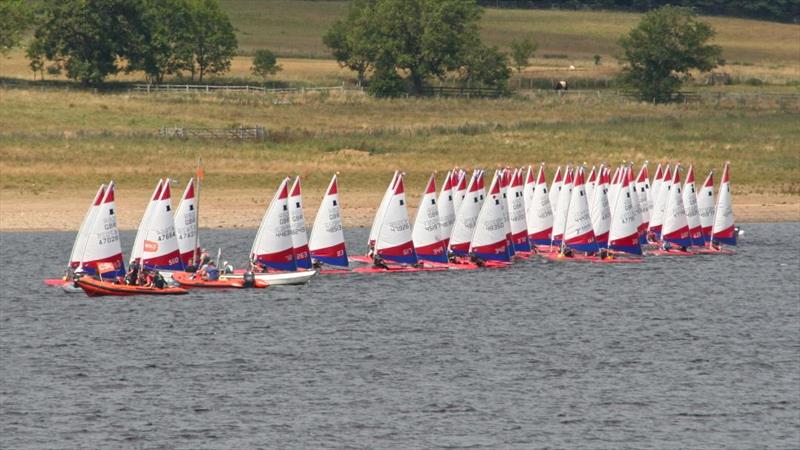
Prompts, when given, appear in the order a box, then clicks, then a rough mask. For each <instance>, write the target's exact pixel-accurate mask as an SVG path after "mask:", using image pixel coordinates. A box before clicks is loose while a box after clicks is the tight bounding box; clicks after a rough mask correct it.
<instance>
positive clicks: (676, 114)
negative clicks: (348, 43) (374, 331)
mask: <svg viewBox="0 0 800 450" xmlns="http://www.w3.org/2000/svg"><path fill="white" fill-rule="evenodd" d="M223 5H224V7H225V8H226V9H227V10H228V11H229V13H230V14H231V17H232V19H233V21H234V24H235V26H236V27H237V30H238V31H237V33H238V35H239V39H240V46H241V48H242V52H243V54H245V55H246V54H249V53H252V51H253V50H255V49H257V48H270V49H273V50H276V51H277V52H278V53H279V54H281V55H284V57H282V58H280V60H279V63H280V64H281V65H282V66H283V68H284V70H283V71H281V72H280V73H279V74H278V75H276V76H275V77H274V79H270V80H269V83H274V84H275V85H278V86H286V85H296V86H308V85H323V86H333V85H339V84H341V83H343V82H352V81H353V78H354V77H353V74H352V73H351V72H348V71H346V70H342V69H341V68H339V66H338V65H337V64H336V63H335V62H334V61H332V60H330V59H324V58H327V57H328V54H327V50H326V49H324V47H323V46H322V44H321V40H320V36H321V35H322V33H323V32H324V30H325V29H327V27H328V26H329V24H330V23H331V22H332V21H333V20H335V17H337V16H338V15H340V14H342V13H343V11H344V3H343V2H309V1H286V0H276V1H258V0H224V1H223ZM637 18H638V15H636V14H628V13H611V12H574V11H573V12H565V11H553V10H547V11H522V10H494V9H489V10H487V11H486V14H485V16H484V19H483V24H482V25H483V34H484V38H485V39H486V40H487V41H488V42H489V43H492V44H496V45H500V46H502V47H505V46H506V45H507V44H508V43H509V42H510V40H511V39H512V38H514V37H518V36H524V35H530V36H531V37H532V38H533V39H534V40H536V41H537V42H539V44H540V49H539V51H538V52H537V58H535V59H533V60H531V66H530V67H528V68H527V69H526V70H525V72H524V74H523V77H525V78H536V79H545V80H547V79H570V80H576V79H586V80H610V79H613V77H614V76H615V75H616V74H617V73H618V71H619V66H618V64H617V62H616V59H615V58H614V55H615V54H616V53H617V51H618V49H617V47H616V39H617V38H618V36H619V35H620V34H622V33H624V32H626V31H627V30H628V29H630V28H631V27H632V26H633V25H634V24H635V23H636V20H637ZM707 20H708V21H710V22H711V23H712V24H713V25H714V26H715V27H716V28H717V30H718V32H719V35H718V38H717V43H719V44H721V45H723V46H724V48H725V56H726V58H727V59H728V61H729V62H730V64H729V65H728V66H726V67H725V68H723V69H721V70H723V71H726V72H729V73H731V74H732V75H733V76H734V77H738V78H740V79H741V80H746V79H748V78H758V79H759V80H761V81H763V82H766V83H768V85H766V86H750V85H746V84H737V85H733V86H723V87H709V88H704V90H705V91H716V90H723V91H731V90H734V91H737V92H750V93H758V92H765V91H771V92H782V93H797V92H800V89H798V81H799V80H800V61H798V59H797V58H796V55H797V51H798V36H800V26H798V25H789V24H776V23H769V22H760V21H753V20H742V19H730V18H707ZM594 54H600V55H601V56H602V57H603V64H601V65H599V66H595V65H594V63H593V61H592V56H593V55H594ZM290 56H293V57H290ZM309 57H311V58H321V59H309ZM569 65H574V66H575V67H576V68H575V70H568V67H569ZM249 67H250V58H249V57H247V56H240V57H237V58H236V59H235V60H234V61H233V64H232V70H231V72H230V73H229V74H226V75H225V77H224V79H223V80H213V79H212V80H209V81H211V82H214V81H224V82H228V83H239V82H241V83H251V84H256V83H259V82H261V80H257V79H255V78H254V77H252V76H251V75H250V73H249ZM0 77H5V78H12V79H14V78H16V79H30V77H31V73H30V71H29V68H28V66H27V61H26V60H25V58H24V55H23V53H22V52H21V51H14V52H11V54H10V55H9V56H8V57H0ZM114 80H116V81H141V80H143V77H142V75H141V74H139V73H133V74H128V75H124V74H123V75H119V76H118V77H115V78H114V79H112V81H114ZM515 82H516V80H512V86H513V85H514V83H515ZM72 86H74V85H67V87H68V88H67V89H64V88H60V89H57V88H51V87H46V86H37V85H34V86H28V87H15V88H12V87H2V86H0V174H2V177H0V229H18V228H48V229H73V228H75V227H77V225H78V223H79V222H80V219H81V216H82V214H83V213H84V211H85V207H86V205H85V204H86V202H87V201H88V198H90V197H91V196H92V194H93V193H94V190H95V189H96V186H97V185H98V184H99V183H101V182H104V181H106V180H108V179H111V178H113V179H114V180H115V181H116V182H117V183H118V201H119V212H120V214H119V217H120V223H121V225H122V226H123V227H125V228H131V227H134V226H136V224H137V223H138V220H139V215H140V214H141V211H142V209H143V207H144V203H145V199H146V197H147V195H148V190H149V189H150V188H151V186H152V185H153V184H154V183H155V180H156V179H157V178H158V177H161V176H170V177H174V178H178V179H179V180H181V182H183V181H185V179H186V177H188V176H189V175H190V174H191V171H192V168H193V165H194V161H195V159H196V157H197V156H202V157H203V159H204V160H205V162H206V172H207V180H206V182H205V193H204V202H205V205H206V206H205V207H204V212H203V217H204V220H205V224H206V225H208V226H225V227H232V226H256V225H257V223H258V220H259V219H260V217H261V214H262V213H263V209H264V207H265V203H266V202H267V201H268V199H269V198H270V197H271V195H272V190H273V189H274V188H275V187H276V185H277V183H278V180H279V179H280V178H281V177H283V176H286V175H293V174H300V175H302V176H303V179H304V188H305V192H306V195H307V197H308V198H307V206H308V207H309V211H308V214H309V216H311V215H313V211H314V210H315V208H316V202H317V201H318V199H319V195H320V192H321V190H322V189H324V186H325V185H326V184H327V182H328V180H329V178H330V175H331V173H333V172H337V171H339V172H341V185H342V202H343V205H344V206H345V214H346V222H347V225H349V226H352V225H361V224H367V223H368V222H370V221H371V215H372V213H373V211H374V208H375V205H376V204H377V202H378V201H379V197H380V195H381V193H382V191H383V189H384V187H385V184H386V183H387V182H388V177H389V176H390V174H391V172H392V171H393V170H394V169H402V170H405V171H406V172H407V173H408V183H407V186H408V192H409V197H410V204H412V205H414V204H416V201H417V200H416V199H417V196H418V191H419V190H421V189H422V185H423V184H424V182H425V180H426V179H427V176H428V175H429V174H430V172H431V171H434V170H439V171H442V170H446V169H447V168H450V167H453V166H455V165H461V166H466V167H469V168H472V167H484V168H489V169H491V168H493V167H497V166H499V165H527V164H537V163H538V162H540V161H546V162H547V163H548V164H549V165H550V167H551V172H550V174H551V175H552V167H554V166H555V165H558V164H566V163H581V162H584V161H585V162H587V163H589V164H590V165H591V164H593V163H597V162H599V161H607V162H609V163H612V164H615V163H618V162H620V161H622V160H633V161H636V162H637V164H639V163H641V162H642V161H644V160H650V161H653V162H655V161H661V160H672V161H682V162H685V163H696V164H697V165H698V169H699V170H698V172H699V174H698V177H702V176H704V175H705V173H706V172H707V171H708V170H709V169H710V168H720V167H721V165H722V163H723V162H724V161H725V160H728V159H730V160H732V161H733V164H734V165H733V170H734V172H733V179H734V191H735V197H734V198H735V209H736V214H737V216H738V217H739V218H740V219H744V220H770V221H771V220H800V127H798V126H797V124H798V120H797V117H798V114H800V105H798V102H797V101H796V99H795V100H792V101H789V102H783V101H778V100H776V99H773V98H770V97H767V96H764V97H755V96H754V97H744V98H741V99H730V98H729V99H726V100H724V101H721V102H719V103H714V102H710V103H698V104H674V105H659V106H655V105H651V104H645V103H638V102H633V101H628V100H625V99H622V98H620V97H617V96H614V95H611V94H601V93H600V92H598V93H596V95H595V94H593V93H587V94H578V95H575V94H570V95H567V96H563V97H562V96H558V95H554V94H553V93H552V92H546V91H541V92H537V91H526V92H524V93H523V94H521V95H517V96H515V97H512V98H506V99H499V100H463V99H414V98H411V99H397V100H376V99H372V98H369V97H366V96H365V95H363V94H362V93H358V92H347V93H333V94H318V93H314V94H305V95H295V94H290V95H281V96H272V95H252V94H216V95H204V94H189V95H186V94H158V95H150V96H148V95H145V94H131V93H127V92H112V93H95V92H92V91H89V90H84V89H79V88H75V89H73V88H72ZM690 88H691V89H696V88H697V87H690ZM241 124H245V125H262V126H265V127H266V128H267V129H268V132H269V139H267V140H266V141H264V142H250V143H234V142H222V141H201V140H177V139H162V138H158V137H157V136H156V134H157V131H158V129H159V128H160V127H162V126H167V127H171V126H184V127H215V128H217V127H234V126H239V125H241ZM651 167H654V164H652V165H651ZM309 220H310V219H309Z"/></svg>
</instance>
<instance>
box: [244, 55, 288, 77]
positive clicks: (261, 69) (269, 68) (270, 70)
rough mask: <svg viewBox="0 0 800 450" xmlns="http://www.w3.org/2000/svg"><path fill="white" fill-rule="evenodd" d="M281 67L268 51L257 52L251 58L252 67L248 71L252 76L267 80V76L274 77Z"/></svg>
mask: <svg viewBox="0 0 800 450" xmlns="http://www.w3.org/2000/svg"><path fill="white" fill-rule="evenodd" d="M281 69H282V67H281V66H280V65H279V64H278V58H276V57H275V54H274V53H272V52H271V51H269V50H266V49H262V50H257V51H256V55H255V56H254V57H253V66H252V67H250V70H251V71H252V72H253V75H256V76H260V77H262V78H267V76H269V75H274V74H276V73H278V71H279V70H281Z"/></svg>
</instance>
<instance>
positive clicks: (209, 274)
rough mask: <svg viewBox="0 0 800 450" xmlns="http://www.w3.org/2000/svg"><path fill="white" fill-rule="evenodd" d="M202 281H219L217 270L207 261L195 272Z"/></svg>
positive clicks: (211, 262)
mask: <svg viewBox="0 0 800 450" xmlns="http://www.w3.org/2000/svg"><path fill="white" fill-rule="evenodd" d="M196 275H199V276H200V278H201V279H202V280H203V281H217V280H219V269H218V268H217V265H216V264H214V261H213V260H212V261H209V262H208V264H206V265H204V266H203V267H201V268H200V270H198V271H197V274H196Z"/></svg>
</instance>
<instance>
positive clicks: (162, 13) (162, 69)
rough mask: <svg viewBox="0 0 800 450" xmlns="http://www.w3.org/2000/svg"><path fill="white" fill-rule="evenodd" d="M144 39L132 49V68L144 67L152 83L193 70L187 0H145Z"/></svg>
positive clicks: (190, 21) (190, 13)
mask: <svg viewBox="0 0 800 450" xmlns="http://www.w3.org/2000/svg"><path fill="white" fill-rule="evenodd" d="M142 15H143V17H142V22H143V24H144V27H143V30H142V33H143V35H144V38H143V39H141V40H140V44H141V45H139V46H138V47H137V48H136V49H135V50H133V51H132V52H131V53H132V54H131V55H129V58H130V68H131V69H136V70H142V71H143V72H144V73H145V75H146V76H147V78H148V80H149V81H150V82H154V83H163V82H164V77H165V76H166V75H174V74H180V73H181V71H183V70H191V66H192V64H193V51H192V50H193V47H192V27H193V22H192V10H191V8H190V5H189V3H188V1H187V0H144V9H143V12H142Z"/></svg>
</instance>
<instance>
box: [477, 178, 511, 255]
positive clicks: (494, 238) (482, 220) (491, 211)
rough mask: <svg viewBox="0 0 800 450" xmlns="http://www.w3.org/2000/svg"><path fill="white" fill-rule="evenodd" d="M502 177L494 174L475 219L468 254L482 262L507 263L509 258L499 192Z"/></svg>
mask: <svg viewBox="0 0 800 450" xmlns="http://www.w3.org/2000/svg"><path fill="white" fill-rule="evenodd" d="M502 176H503V175H502V174H500V173H498V172H495V176H494V178H493V179H492V183H491V185H490V188H489V195H488V197H487V198H486V199H485V200H484V202H483V204H482V205H481V209H480V212H479V214H478V217H477V218H476V225H475V234H474V236H473V238H472V242H471V243H470V247H469V253H470V254H473V255H475V256H477V257H478V258H481V259H484V260H493V261H509V260H510V257H511V256H510V253H509V251H508V237H507V233H506V212H505V208H504V204H505V203H506V200H505V199H503V195H502V192H501V180H500V178H501V177H502Z"/></svg>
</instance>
